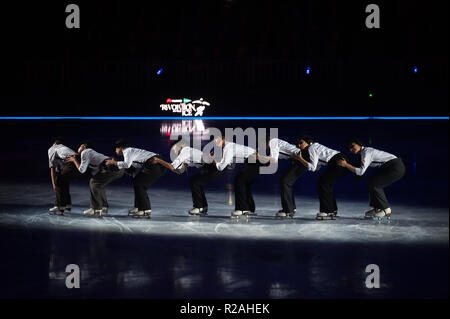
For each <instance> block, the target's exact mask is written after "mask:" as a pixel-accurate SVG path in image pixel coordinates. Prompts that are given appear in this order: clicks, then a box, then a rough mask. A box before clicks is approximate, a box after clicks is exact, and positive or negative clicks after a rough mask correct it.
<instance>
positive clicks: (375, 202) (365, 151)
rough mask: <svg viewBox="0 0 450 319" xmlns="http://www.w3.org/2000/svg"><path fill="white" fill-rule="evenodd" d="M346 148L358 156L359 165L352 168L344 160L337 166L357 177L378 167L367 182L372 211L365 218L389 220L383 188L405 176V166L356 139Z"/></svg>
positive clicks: (387, 204) (390, 155)
mask: <svg viewBox="0 0 450 319" xmlns="http://www.w3.org/2000/svg"><path fill="white" fill-rule="evenodd" d="M347 147H348V149H349V150H350V152H351V153H353V154H355V155H359V157H360V162H361V164H360V165H358V166H353V165H351V164H350V163H348V161H346V160H340V161H338V165H340V166H342V167H344V168H347V169H348V170H350V171H351V172H352V173H354V174H356V175H357V176H362V175H363V174H364V173H365V172H366V170H367V168H369V167H379V169H378V171H377V172H376V173H375V174H374V175H372V176H371V177H370V178H369V180H368V181H367V186H368V188H369V205H370V206H371V207H372V209H371V210H369V211H367V212H366V213H365V214H364V215H365V217H367V218H377V219H382V218H390V216H391V208H390V204H389V202H388V200H387V198H386V194H385V193H384V188H385V187H387V186H389V185H391V184H392V183H394V182H396V181H398V180H399V179H401V178H402V177H403V176H404V175H405V165H404V164H403V161H402V159H401V158H398V157H397V156H395V155H392V154H390V153H388V152H384V151H380V150H378V149H375V148H372V147H366V146H364V144H363V143H362V142H361V141H359V140H357V139H353V140H350V141H349V142H348V143H347Z"/></svg>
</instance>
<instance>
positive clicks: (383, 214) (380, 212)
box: [374, 207, 391, 221]
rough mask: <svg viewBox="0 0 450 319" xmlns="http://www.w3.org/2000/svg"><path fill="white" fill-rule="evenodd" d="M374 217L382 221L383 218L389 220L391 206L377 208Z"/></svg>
mask: <svg viewBox="0 0 450 319" xmlns="http://www.w3.org/2000/svg"><path fill="white" fill-rule="evenodd" d="M374 219H375V220H378V221H382V220H383V219H386V220H390V219H391V208H390V207H388V208H386V209H377V210H376V212H375V215H374Z"/></svg>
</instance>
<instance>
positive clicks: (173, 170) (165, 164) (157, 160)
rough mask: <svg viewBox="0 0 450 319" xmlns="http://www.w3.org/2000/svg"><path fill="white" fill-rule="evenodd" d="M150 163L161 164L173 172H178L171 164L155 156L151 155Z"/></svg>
mask: <svg viewBox="0 0 450 319" xmlns="http://www.w3.org/2000/svg"><path fill="white" fill-rule="evenodd" d="M151 163H152V164H161V165H162V166H164V167H167V168H168V169H170V170H171V171H172V172H174V173H175V174H180V172H179V171H178V170H177V169H175V167H173V166H172V164H170V163H168V162H166V161H165V160H163V159H161V158H158V157H156V156H154V157H152V159H151Z"/></svg>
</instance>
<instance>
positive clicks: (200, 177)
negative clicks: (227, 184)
mask: <svg viewBox="0 0 450 319" xmlns="http://www.w3.org/2000/svg"><path fill="white" fill-rule="evenodd" d="M224 173H225V170H223V171H219V170H218V169H217V167H216V165H215V164H205V165H203V168H202V170H201V171H200V172H199V173H197V174H195V175H194V176H192V178H191V179H190V180H189V185H190V186H191V192H192V202H193V206H194V207H196V208H204V207H208V202H207V201H206V196H205V191H204V190H203V186H204V185H206V184H208V183H210V182H212V181H213V180H215V179H216V178H219V177H220V176H222V175H223V174H224Z"/></svg>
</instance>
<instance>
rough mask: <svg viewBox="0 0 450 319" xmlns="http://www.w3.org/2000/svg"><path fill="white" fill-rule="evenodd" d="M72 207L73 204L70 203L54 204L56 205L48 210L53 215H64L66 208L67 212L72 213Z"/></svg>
mask: <svg viewBox="0 0 450 319" xmlns="http://www.w3.org/2000/svg"><path fill="white" fill-rule="evenodd" d="M71 208H72V206H70V205H68V206H66V207H64V206H62V207H58V206H54V207H52V208H50V209H49V210H48V211H49V213H50V214H52V215H64V210H67V212H68V213H70V209H71Z"/></svg>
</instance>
